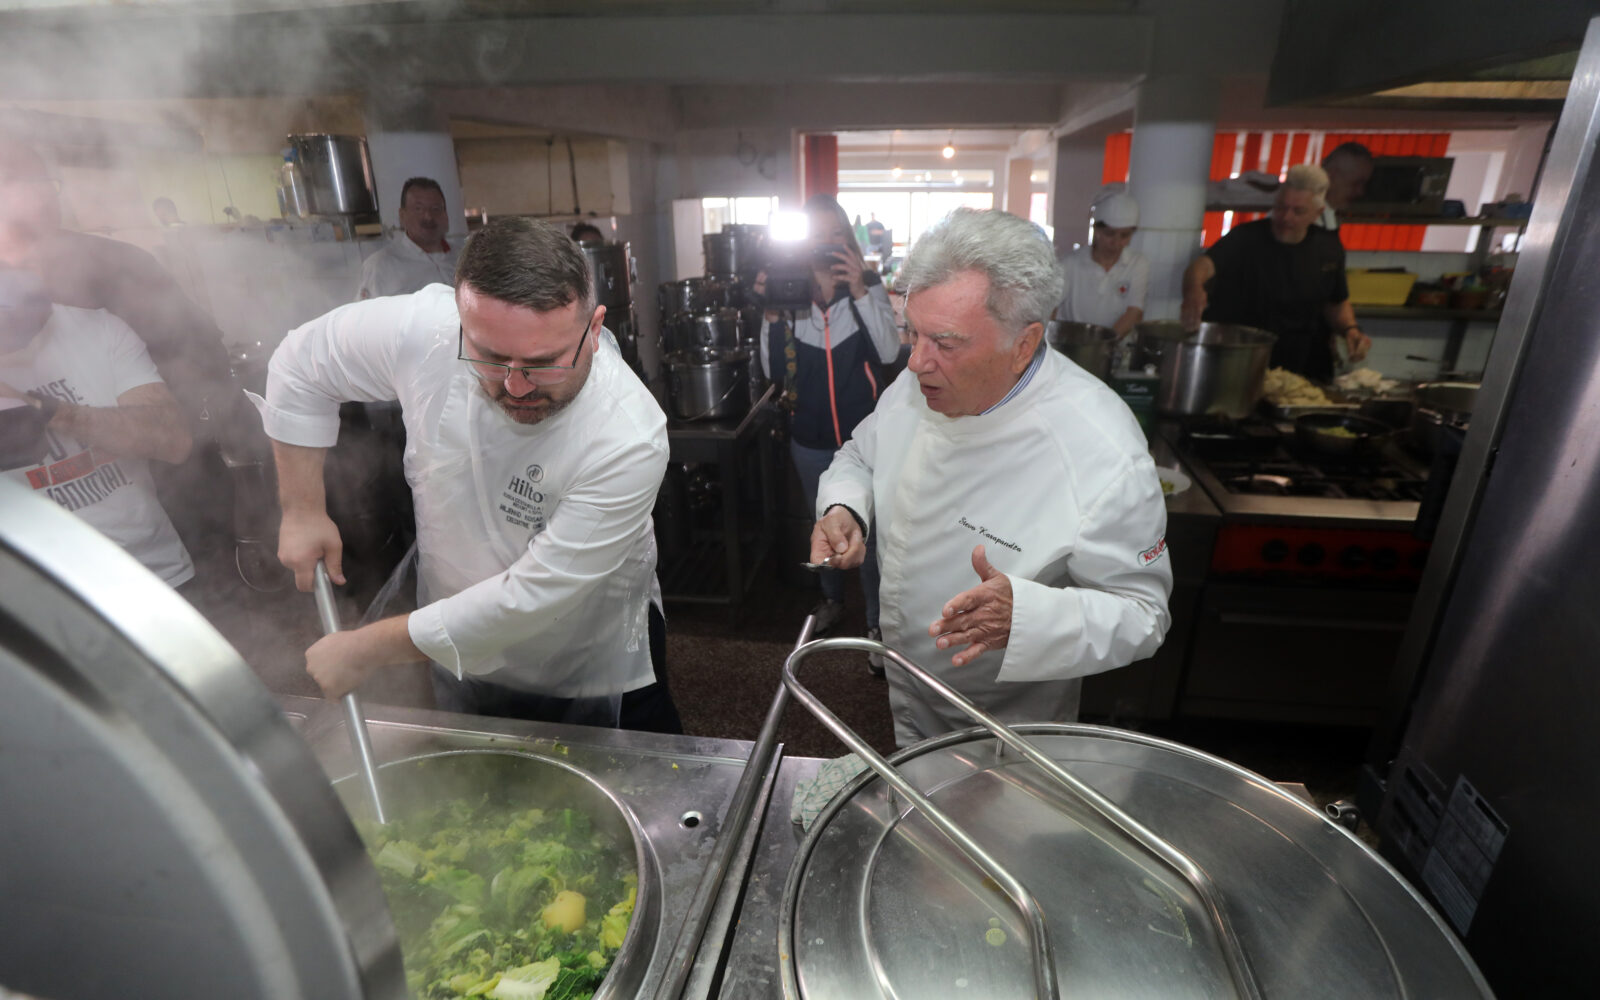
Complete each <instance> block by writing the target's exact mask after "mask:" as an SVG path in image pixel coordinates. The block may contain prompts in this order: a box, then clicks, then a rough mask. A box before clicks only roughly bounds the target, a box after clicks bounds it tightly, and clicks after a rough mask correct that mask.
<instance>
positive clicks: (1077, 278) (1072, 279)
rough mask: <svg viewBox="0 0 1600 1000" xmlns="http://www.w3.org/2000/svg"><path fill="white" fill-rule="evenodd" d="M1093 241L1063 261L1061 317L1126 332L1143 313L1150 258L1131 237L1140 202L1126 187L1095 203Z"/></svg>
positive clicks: (1061, 318)
mask: <svg viewBox="0 0 1600 1000" xmlns="http://www.w3.org/2000/svg"><path fill="white" fill-rule="evenodd" d="M1089 211H1090V217H1091V219H1092V221H1093V228H1092V233H1091V236H1090V238H1089V245H1088V246H1080V247H1078V248H1077V249H1076V250H1074V251H1073V252H1072V253H1070V254H1068V255H1067V258H1066V260H1064V261H1062V270H1063V271H1064V272H1065V277H1066V290H1065V293H1064V294H1063V296H1062V298H1061V305H1060V306H1059V307H1058V308H1057V309H1056V318H1057V319H1060V320H1067V321H1069V322H1073V323H1093V324H1095V325H1096V326H1107V327H1110V328H1111V329H1113V330H1115V331H1117V336H1118V337H1124V336H1126V335H1127V333H1128V331H1129V330H1132V329H1133V328H1134V326H1136V325H1137V324H1138V323H1139V321H1140V320H1142V319H1143V318H1144V298H1145V290H1146V288H1148V287H1149V284H1150V262H1149V261H1147V260H1145V257H1144V255H1143V254H1141V253H1140V252H1139V251H1137V250H1130V249H1129V248H1128V242H1129V241H1130V240H1132V239H1133V234H1134V233H1136V232H1138V229H1139V203H1138V202H1137V201H1135V200H1134V197H1133V195H1131V194H1128V193H1127V192H1126V191H1122V190H1110V191H1106V192H1104V193H1103V194H1101V195H1100V196H1099V197H1098V198H1096V199H1095V202H1094V204H1093V205H1091V206H1090V209H1089Z"/></svg>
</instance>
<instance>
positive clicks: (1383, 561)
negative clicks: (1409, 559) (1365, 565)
mask: <svg viewBox="0 0 1600 1000" xmlns="http://www.w3.org/2000/svg"><path fill="white" fill-rule="evenodd" d="M1399 565H1400V553H1398V552H1396V551H1395V550H1394V549H1391V548H1389V547H1388V546H1385V547H1383V548H1381V549H1378V550H1376V551H1375V552H1373V553H1372V568H1373V569H1376V570H1382V571H1383V572H1385V573H1387V572H1389V571H1390V570H1392V569H1394V568H1395V567H1397V566H1399Z"/></svg>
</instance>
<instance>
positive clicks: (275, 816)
mask: <svg viewBox="0 0 1600 1000" xmlns="http://www.w3.org/2000/svg"><path fill="white" fill-rule="evenodd" d="M0 510H3V511H4V516H0V580H4V581H5V584H4V586H3V587H0V620H3V621H4V625H3V627H0V803H3V805H0V927H4V928H5V933H4V935H3V936H0V983H4V984H5V985H6V986H7V987H8V988H10V989H14V990H20V991H23V992H24V993H29V994H36V995H39V996H44V997H51V998H53V1000H74V998H79V997H83V998H90V997H95V998H97V997H111V996H119V997H131V996H209V995H226V996H229V997H237V998H260V1000H293V998H301V997H303V998H307V1000H310V998H317V1000H321V998H330V1000H344V998H351V1000H354V998H358V997H360V998H368V1000H378V998H384V1000H389V998H394V1000H399V998H401V997H404V996H405V995H406V992H405V980H404V975H403V971H402V968H401V962H400V952H399V946H398V943H397V941H396V939H395V934H394V928H393V925H392V924H391V922H390V920H389V916H388V912H387V909H386V906H385V902H384V898H383V891H382V886H381V885H380V884H379V881H378V876H377V872H376V871H375V870H374V869H373V867H372V865H371V864H370V863H369V862H368V860H367V857H366V851H365V849H364V848H363V847H362V844H361V841H360V839H359V838H358V837H357V836H356V831H355V828H354V827H353V826H352V825H351V823H350V820H349V817H348V816H347V815H346V813H345V811H344V809H343V808H342V807H341V805H340V804H339V801H338V798H337V797H336V796H335V794H334V792H333V789H332V788H331V787H330V786H329V784H328V781H327V779H326V778H325V777H324V775H323V772H322V769H321V768H320V767H319V766H318V765H317V762H316V759H315V758H314V757H313V756H312V755H311V752H310V750H309V749H308V748H307V747H306V745H305V744H304V743H303V742H301V741H300V739H299V738H298V737H297V736H296V735H295V733H294V732H293V730H292V729H291V728H290V725H289V723H288V721H287V720H286V719H285V718H284V716H283V714H282V713H281V712H279V710H278V708H277V706H276V704H275V703H274V702H273V701H272V699H271V697H270V696H269V695H268V694H267V692H266V690H265V689H264V688H262V687H261V685H260V682H259V681H257V680H256V678H255V675H254V674H253V673H252V672H251V670H250V668H249V667H248V666H247V665H245V663H244V662H243V661H241V660H240V659H239V657H238V654H237V653H235V652H234V651H233V649H232V648H231V647H230V646H228V644H227V642H226V641H225V640H224V639H223V638H222V637H221V636H220V635H218V634H217V633H216V632H215V631H214V630H213V629H212V628H211V626H210V625H208V624H207V623H206V621H205V620H204V619H203V618H201V617H200V615H199V613H197V612H196V611H195V610H194V609H193V608H192V607H190V606H189V605H188V603H187V602H185V601H184V599H183V598H182V597H179V596H178V595H177V594H175V593H173V592H172V590H171V589H170V588H168V587H167V586H166V585H165V584H163V583H162V582H161V581H160V580H159V579H157V578H156V577H155V576H153V575H151V574H150V573H149V572H148V571H147V570H145V569H144V567H142V566H140V565H139V564H138V563H137V562H135V561H134V560H133V559H132V557H130V556H128V555H127V554H126V553H124V552H123V551H122V550H121V549H119V548H118V547H117V546H116V545H115V544H114V543H112V542H111V541H109V540H107V539H106V538H105V537H104V536H102V535H100V534H99V533H98V532H97V531H95V530H94V529H93V528H90V527H89V526H88V525H87V524H85V523H84V522H82V521H81V520H79V519H78V518H77V517H75V516H73V515H72V514H69V513H67V512H66V511H64V510H62V509H61V508H59V507H57V506H56V505H55V504H54V503H51V502H50V501H49V500H47V499H44V498H43V497H42V496H39V495H35V494H32V493H31V491H29V490H27V489H25V488H23V487H21V486H19V485H17V484H16V483H14V482H12V481H10V480H7V479H3V478H0ZM69 955H70V956H76V957H77V958H76V960H72V959H67V960H64V956H69Z"/></svg>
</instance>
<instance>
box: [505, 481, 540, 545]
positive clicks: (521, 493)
mask: <svg viewBox="0 0 1600 1000" xmlns="http://www.w3.org/2000/svg"><path fill="white" fill-rule="evenodd" d="M543 480H544V467H543V466H539V465H530V466H528V468H527V469H526V470H525V471H524V473H523V474H522V475H520V476H512V477H511V481H510V482H509V483H507V484H506V488H505V489H504V490H502V491H501V492H500V505H499V509H500V513H501V514H502V515H504V517H505V519H506V523H507V524H513V525H516V526H517V527H519V528H525V529H527V530H528V531H531V532H532V533H534V534H536V535H537V534H538V533H539V532H541V531H543V530H544V526H545V510H544V502H545V494H544V491H543V490H541V489H539V486H538V484H539V483H540V482H542V481H543Z"/></svg>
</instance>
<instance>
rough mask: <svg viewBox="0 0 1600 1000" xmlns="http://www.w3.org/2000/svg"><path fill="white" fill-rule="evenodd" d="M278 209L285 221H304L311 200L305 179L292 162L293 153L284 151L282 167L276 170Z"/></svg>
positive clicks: (309, 211)
mask: <svg viewBox="0 0 1600 1000" xmlns="http://www.w3.org/2000/svg"><path fill="white" fill-rule="evenodd" d="M278 207H279V208H280V209H281V210H282V211H283V217H284V218H285V219H304V218H305V217H306V216H308V215H310V214H311V200H310V195H309V193H308V191H307V190H306V181H305V177H304V176H302V175H301V173H300V165H299V164H297V163H295V161H294V151H293V150H287V149H286V150H284V152H283V166H281V167H279V168H278Z"/></svg>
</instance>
